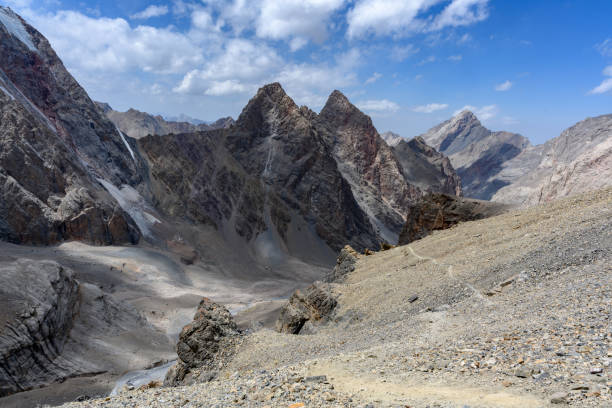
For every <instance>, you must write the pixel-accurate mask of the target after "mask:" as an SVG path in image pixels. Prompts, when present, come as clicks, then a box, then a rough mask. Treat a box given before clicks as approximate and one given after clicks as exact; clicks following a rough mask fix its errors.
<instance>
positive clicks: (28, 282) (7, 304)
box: [0, 244, 172, 406]
mask: <svg viewBox="0 0 612 408" xmlns="http://www.w3.org/2000/svg"><path fill="white" fill-rule="evenodd" d="M4 245H6V244H4ZM5 248H10V246H8V247H5ZM85 267H86V266H85ZM82 272H83V271H80V270H76V271H73V270H72V269H69V268H66V267H65V266H63V265H62V264H59V263H57V262H55V261H46V260H32V259H25V258H16V257H14V256H12V253H11V252H10V251H4V252H3V253H2V255H1V256H0V398H1V397H4V396H7V395H10V394H14V393H18V392H21V391H27V390H31V389H34V388H40V387H45V386H48V385H51V384H54V383H55V384H56V383H63V382H65V381H68V380H69V379H72V378H75V377H79V376H88V377H91V376H95V375H98V374H101V373H108V374H109V375H115V376H119V375H121V374H123V373H125V372H127V371H131V370H136V369H142V368H143V367H146V366H149V365H151V364H152V363H153V362H155V361H160V360H163V359H169V358H171V357H172V353H171V350H172V346H171V345H170V343H169V340H168V338H167V337H166V335H165V333H162V332H160V331H158V330H157V329H155V328H154V327H153V326H151V324H150V323H149V322H148V321H147V320H146V319H144V318H143V317H142V316H141V314H140V313H139V312H138V311H136V310H135V309H134V308H133V307H131V306H129V305H128V304H126V303H124V302H122V301H120V300H118V299H117V298H115V297H113V296H112V295H111V294H109V293H105V292H103V291H102V290H101V289H100V287H99V286H98V285H94V284H90V283H83V282H80V281H78V280H77V279H76V277H77V274H78V273H82ZM133 350H138V354H137V355H134V353H133ZM101 388H104V385H101ZM78 392H79V391H78V390H77V391H76V393H78ZM68 394H72V395H73V398H74V397H76V396H77V395H78V394H76V395H74V392H73V391H69V392H68ZM0 405H3V401H2V400H0ZM28 405H29V403H25V402H24V404H23V406H28Z"/></svg>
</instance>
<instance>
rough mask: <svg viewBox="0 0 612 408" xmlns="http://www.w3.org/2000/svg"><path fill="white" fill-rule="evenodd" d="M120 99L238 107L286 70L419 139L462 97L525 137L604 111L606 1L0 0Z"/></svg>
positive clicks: (300, 92) (383, 126)
mask: <svg viewBox="0 0 612 408" xmlns="http://www.w3.org/2000/svg"><path fill="white" fill-rule="evenodd" d="M0 3H3V4H5V5H8V6H11V7H12V8H13V9H14V10H16V11H17V12H19V13H20V14H22V16H23V17H24V18H26V20H28V21H29V22H30V23H31V24H33V25H34V26H35V27H36V28H38V29H39V30H40V31H41V32H42V33H43V34H44V35H46V36H47V37H48V38H49V40H50V41H51V44H52V45H53V46H54V48H55V49H56V51H57V52H58V54H59V56H60V57H61V58H62V59H63V61H64V63H65V65H66V66H67V67H68V69H69V70H70V71H71V72H72V73H73V75H74V76H75V77H76V78H77V80H79V82H80V83H81V84H82V85H83V86H84V87H85V88H86V90H87V91H88V92H89V93H90V95H91V96H92V98H94V99H96V100H100V101H105V102H109V103H110V104H111V106H113V107H114V108H115V109H117V110H126V109H128V108H130V107H134V108H136V109H139V110H143V111H147V112H151V113H161V114H164V115H178V114H180V113H185V114H187V115H190V116H193V117H196V118H200V119H204V120H214V119H216V118H218V117H221V116H227V115H231V116H234V117H237V116H238V114H239V113H240V111H241V109H242V107H243V106H244V105H245V104H246V102H247V101H248V99H249V98H250V97H251V96H252V95H253V94H254V92H255V91H256V90H257V88H258V87H259V86H261V85H263V84H265V83H268V82H272V81H279V82H281V84H282V85H283V86H284V88H285V89H286V90H287V92H288V93H289V95H290V96H292V97H293V98H294V99H295V100H296V102H297V103H298V104H306V105H308V106H309V107H311V108H312V109H314V110H315V111H318V110H320V108H321V107H322V106H323V104H324V102H325V100H326V98H327V96H328V95H329V93H331V91H332V90H333V89H340V90H341V91H343V92H344V93H345V94H346V95H347V96H348V97H349V98H350V99H351V101H352V102H353V103H355V104H356V105H357V106H359V107H360V108H362V110H364V111H365V112H366V113H368V114H370V115H371V116H372V118H373V120H374V124H375V125H376V127H377V128H378V130H379V131H381V132H383V131H386V130H393V131H395V132H397V133H400V134H401V135H402V136H406V137H412V136H415V135H418V134H420V133H422V132H424V131H426V130H427V129H428V128H430V127H431V126H434V125H436V124H437V123H439V122H441V121H443V120H445V119H448V118H449V117H451V116H452V115H453V114H454V113H455V112H457V111H458V110H461V109H462V108H464V107H469V108H470V109H472V110H473V111H474V112H475V113H476V114H477V115H478V117H479V118H480V119H481V121H482V122H483V123H484V124H485V125H486V126H488V127H490V128H491V129H494V130H508V131H514V132H519V133H521V134H523V135H525V136H527V137H529V138H530V139H531V140H532V142H534V143H541V142H543V141H545V140H547V139H550V138H552V137H555V136H557V135H558V134H559V133H560V132H561V131H562V130H563V129H565V128H567V127H569V126H571V125H572V124H574V123H575V122H577V121H579V120H582V119H584V118H585V117H587V116H596V115H600V114H604V113H612V24H610V16H612V1H609V0H589V1H584V0H555V1H553V0H548V1H536V0H532V1H519V0H514V1H505V0H504V1H502V0H404V1H399V0H214V1H200V0H159V1H154V2H151V1H143V0H133V1H112V0H104V1H102V0H88V1H80V0H8V1H7V0H4V1H2V0H0Z"/></svg>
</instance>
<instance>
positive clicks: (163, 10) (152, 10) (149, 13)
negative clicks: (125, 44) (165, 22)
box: [130, 5, 168, 20]
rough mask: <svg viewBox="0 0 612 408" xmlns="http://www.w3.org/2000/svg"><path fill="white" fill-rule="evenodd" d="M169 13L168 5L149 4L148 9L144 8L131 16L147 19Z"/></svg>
mask: <svg viewBox="0 0 612 408" xmlns="http://www.w3.org/2000/svg"><path fill="white" fill-rule="evenodd" d="M166 14H168V7H167V6H155V5H152V6H149V7H147V8H146V9H144V10H142V11H141V12H139V13H136V14H132V15H131V16H130V18H132V19H142V20H146V19H148V18H152V17H159V16H163V15H166Z"/></svg>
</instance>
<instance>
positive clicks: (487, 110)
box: [453, 105, 499, 120]
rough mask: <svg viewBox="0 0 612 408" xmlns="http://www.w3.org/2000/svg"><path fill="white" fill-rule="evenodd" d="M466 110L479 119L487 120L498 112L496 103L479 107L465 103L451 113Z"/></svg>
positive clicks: (455, 113) (456, 113)
mask: <svg viewBox="0 0 612 408" xmlns="http://www.w3.org/2000/svg"><path fill="white" fill-rule="evenodd" d="M465 110H468V111H471V112H472V113H474V114H475V115H476V116H477V117H478V119H480V120H489V119H492V118H494V117H495V116H497V114H498V113H499V108H498V107H497V105H485V106H482V107H480V108H478V107H476V106H473V105H465V106H464V107H463V108H461V109H458V110H456V111H455V112H454V113H453V115H455V116H456V115H458V114H459V113H461V112H463V111H465Z"/></svg>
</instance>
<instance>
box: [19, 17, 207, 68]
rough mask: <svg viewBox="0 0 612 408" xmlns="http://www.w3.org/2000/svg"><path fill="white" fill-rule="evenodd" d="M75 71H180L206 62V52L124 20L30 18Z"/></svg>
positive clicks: (170, 33) (181, 38) (167, 32)
mask: <svg viewBox="0 0 612 408" xmlns="http://www.w3.org/2000/svg"><path fill="white" fill-rule="evenodd" d="M29 20H31V21H32V23H33V25H34V26H35V27H36V28H37V29H39V30H40V31H41V32H42V33H43V34H44V35H45V36H46V37H47V38H48V39H49V41H50V42H51V44H52V45H53V48H54V49H55V50H56V51H57V52H58V54H59V55H60V56H61V58H62V60H63V61H64V63H65V64H66V65H67V66H68V67H69V68H70V69H76V70H79V71H82V72H91V71H105V72H109V71H112V72H120V71H125V70H129V69H140V70H143V71H147V72H154V73H180V72H184V70H185V69H189V68H192V67H195V66H197V65H198V64H200V63H201V62H202V61H203V57H202V54H203V52H202V49H201V48H200V46H199V45H197V44H196V43H194V42H193V41H192V40H191V39H189V38H188V37H187V36H186V35H184V34H181V33H179V32H176V31H174V30H173V29H171V28H155V27H151V26H144V25H141V26H137V27H136V28H132V27H130V25H129V23H128V22H127V21H126V20H124V19H122V18H92V17H88V16H85V15H83V14H81V13H78V12H74V11H59V12H58V13H56V14H47V15H36V14H31V15H30V16H29Z"/></svg>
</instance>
